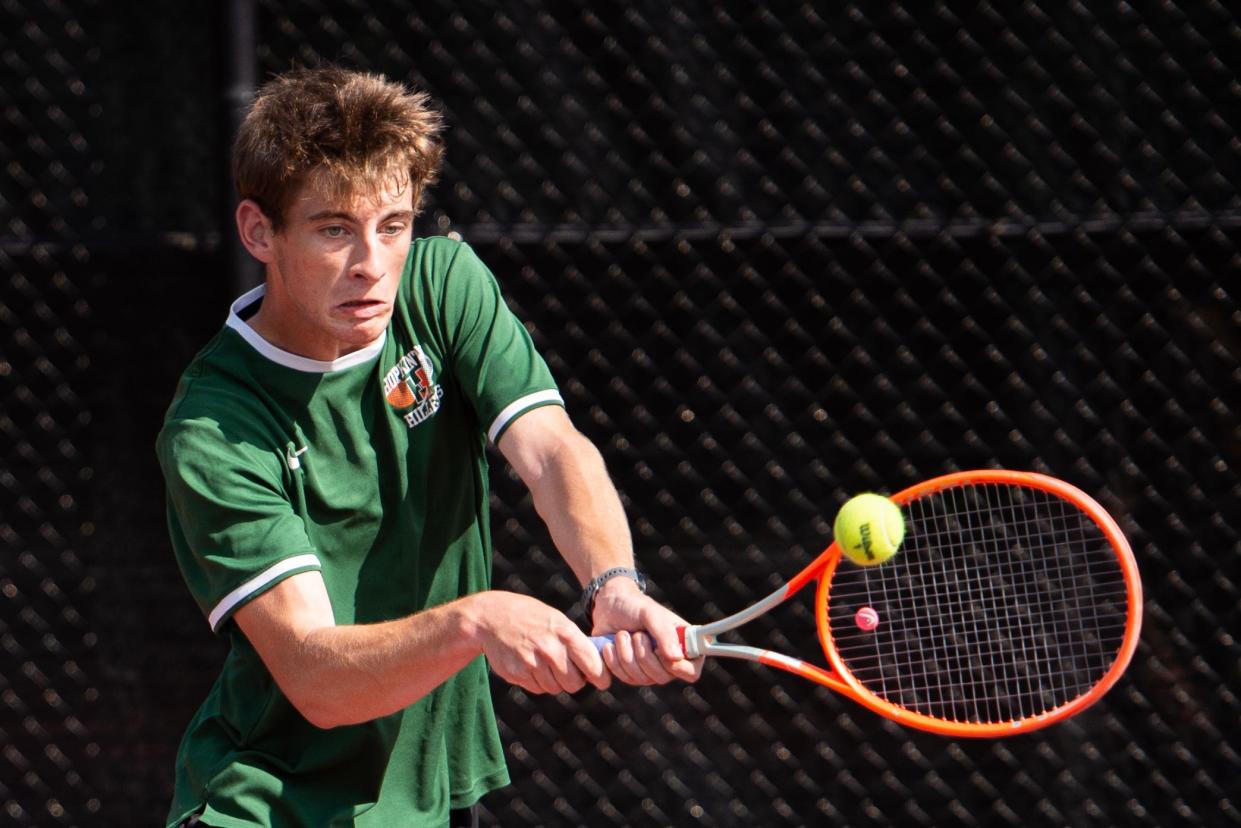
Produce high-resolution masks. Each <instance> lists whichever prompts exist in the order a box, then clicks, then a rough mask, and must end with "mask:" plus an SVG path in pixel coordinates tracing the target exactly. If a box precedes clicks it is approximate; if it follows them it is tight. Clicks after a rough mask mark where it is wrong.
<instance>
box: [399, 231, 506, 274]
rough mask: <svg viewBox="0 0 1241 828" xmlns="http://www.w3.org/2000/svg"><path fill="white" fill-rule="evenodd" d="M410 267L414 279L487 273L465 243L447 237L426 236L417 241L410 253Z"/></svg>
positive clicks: (472, 249) (472, 250)
mask: <svg viewBox="0 0 1241 828" xmlns="http://www.w3.org/2000/svg"><path fill="white" fill-rule="evenodd" d="M410 266H411V270H412V271H413V273H414V275H415V277H417V276H419V275H421V276H423V277H429V278H431V279H437V278H438V279H446V278H447V277H448V276H449V275H456V274H462V273H488V272H489V271H488V270H487V268H486V266H485V265H484V264H483V261H482V259H480V258H479V257H478V254H477V253H475V252H474V248H472V247H470V245H469V244H468V243H467V242H464V241H459V240H457V239H452V238H449V237H448V236H427V237H425V238H421V239H417V240H416V241H415V242H414V244H413V247H412V249H411V251H410Z"/></svg>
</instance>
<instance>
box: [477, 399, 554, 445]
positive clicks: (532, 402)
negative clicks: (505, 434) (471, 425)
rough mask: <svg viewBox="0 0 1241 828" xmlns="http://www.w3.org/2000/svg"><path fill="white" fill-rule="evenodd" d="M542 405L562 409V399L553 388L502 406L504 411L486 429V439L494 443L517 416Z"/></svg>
mask: <svg viewBox="0 0 1241 828" xmlns="http://www.w3.org/2000/svg"><path fill="white" fill-rule="evenodd" d="M544 403H556V404H557V405H559V406H561V407H563V406H564V398H563V397H561V396H560V392H559V391H557V390H556V389H554V388H553V389H551V390H550V391H536V392H534V393H533V394H527V395H526V396H524V397H522V398H521V399H519V400H515V401H513V402H511V403H509V404H508V405H506V406H504V410H503V411H501V412H500V413H499V414H498V415H497V416H496V418H495V419H494V420H493V421H492V422H491V428H489V429H487V439H488V440H490V441H491V442H492V443H495V441H496V438H497V437H499V436H500V432H502V431H504V429H506V428H508V426H509V424H510V423H511V422H513V420H515V419H517V417H518V415H520V414H523V413H524V412H526V411H528V410H529V409H531V408H534V407H535V406H536V405H542V404H544Z"/></svg>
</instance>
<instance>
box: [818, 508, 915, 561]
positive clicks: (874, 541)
mask: <svg viewBox="0 0 1241 828" xmlns="http://www.w3.org/2000/svg"><path fill="white" fill-rule="evenodd" d="M833 528H834V530H835V532H836V543H837V544H839V545H840V551H841V552H843V553H844V555H845V557H846V558H848V559H849V560H851V561H853V562H854V563H856V564H861V565H862V566H874V565H876V564H881V563H883V562H884V561H886V560H887V559H888V558H890V557H892V556H893V555H895V554H896V550H897V548H898V547H899V546H900V545H901V541H902V540H903V539H904V537H905V519H904V518H903V517H901V508H900V507H899V506H897V505H896V504H895V503H893V502H892V501H890V500H888V499H887V498H886V497H884V496H883V495H878V494H873V493H870V492H867V493H866V494H860V495H858V496H857V497H853V498H850V499H849V500H848V501H847V502H846V503H845V505H844V506H841V507H840V511H839V512H837V513H836V525H835V526H834V527H833Z"/></svg>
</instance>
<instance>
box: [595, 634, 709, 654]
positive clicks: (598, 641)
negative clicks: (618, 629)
mask: <svg viewBox="0 0 1241 828" xmlns="http://www.w3.org/2000/svg"><path fill="white" fill-rule="evenodd" d="M699 629H701V628H700V627H677V638H679V639H680V641H681V651H682V652H684V653H685V657H686V658H698V657H699V656H701V655H703V647H702V636H700V635H699V634H698V631H699ZM590 643H591V644H594V645H595V649H596V650H598V651H599V652H603V648H604V646H606V645H608V644H615V643H616V635H615V634H614V633H608V634H607V635H592V636H591V637H590Z"/></svg>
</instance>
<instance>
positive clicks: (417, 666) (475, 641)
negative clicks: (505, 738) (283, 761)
mask: <svg viewBox="0 0 1241 828" xmlns="http://www.w3.org/2000/svg"><path fill="white" fill-rule="evenodd" d="M474 600H477V596H470V597H469V598H466V599H461V600H458V601H454V602H452V603H450V604H445V605H443V606H440V607H435V608H433V609H429V610H426V611H423V612H420V613H417V614H415V615H411V616H407V617H404V618H399V619H396V620H393V621H385V622H382V623H378V624H351V625H343V626H323V627H318V628H316V629H313V630H311V631H309V632H307V633H305V634H304V635H303V636H302V637H301V638H300V640H297V641H294V642H291V646H292V648H293V649H294V651H293V652H290V653H288V658H287V660H285V661H286V663H287V664H288V665H289V666H288V668H287V669H285V670H284V671H283V672H284V675H283V676H280V677H278V680H280V683H281V687H282V689H284V691H285V694H286V695H287V696H289V698H290V699H291V700H292V701H293V702H294V704H295V705H296V706H297V707H298V708H299V710H300V711H301V712H302V714H303V715H304V716H305V717H306V718H307V719H308V720H309V721H311V722H312V723H314V724H315V725H317V726H319V727H336V726H339V725H346V724H355V723H358V722H364V721H369V720H371V719H375V718H379V717H381V716H386V715H388V714H390V713H395V712H396V711H398V710H401V709H403V708H405V707H408V706H409V705H411V704H413V703H415V702H416V701H418V700H419V699H421V698H422V697H423V696H425V695H427V694H428V693H430V692H431V691H432V690H434V689H435V688H436V687H438V686H439V685H441V684H443V683H444V682H445V681H447V680H448V679H449V678H451V677H452V676H453V675H454V674H456V673H457V672H458V671H460V670H461V669H462V668H464V667H465V666H466V665H467V664H469V662H470V661H472V660H473V659H475V658H477V657H478V656H480V655H482V653H483V646H482V641H481V637H480V636H479V634H478V627H477V623H476V622H475V620H474V619H473V617H472V613H471V606H470V604H471V601H474Z"/></svg>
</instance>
